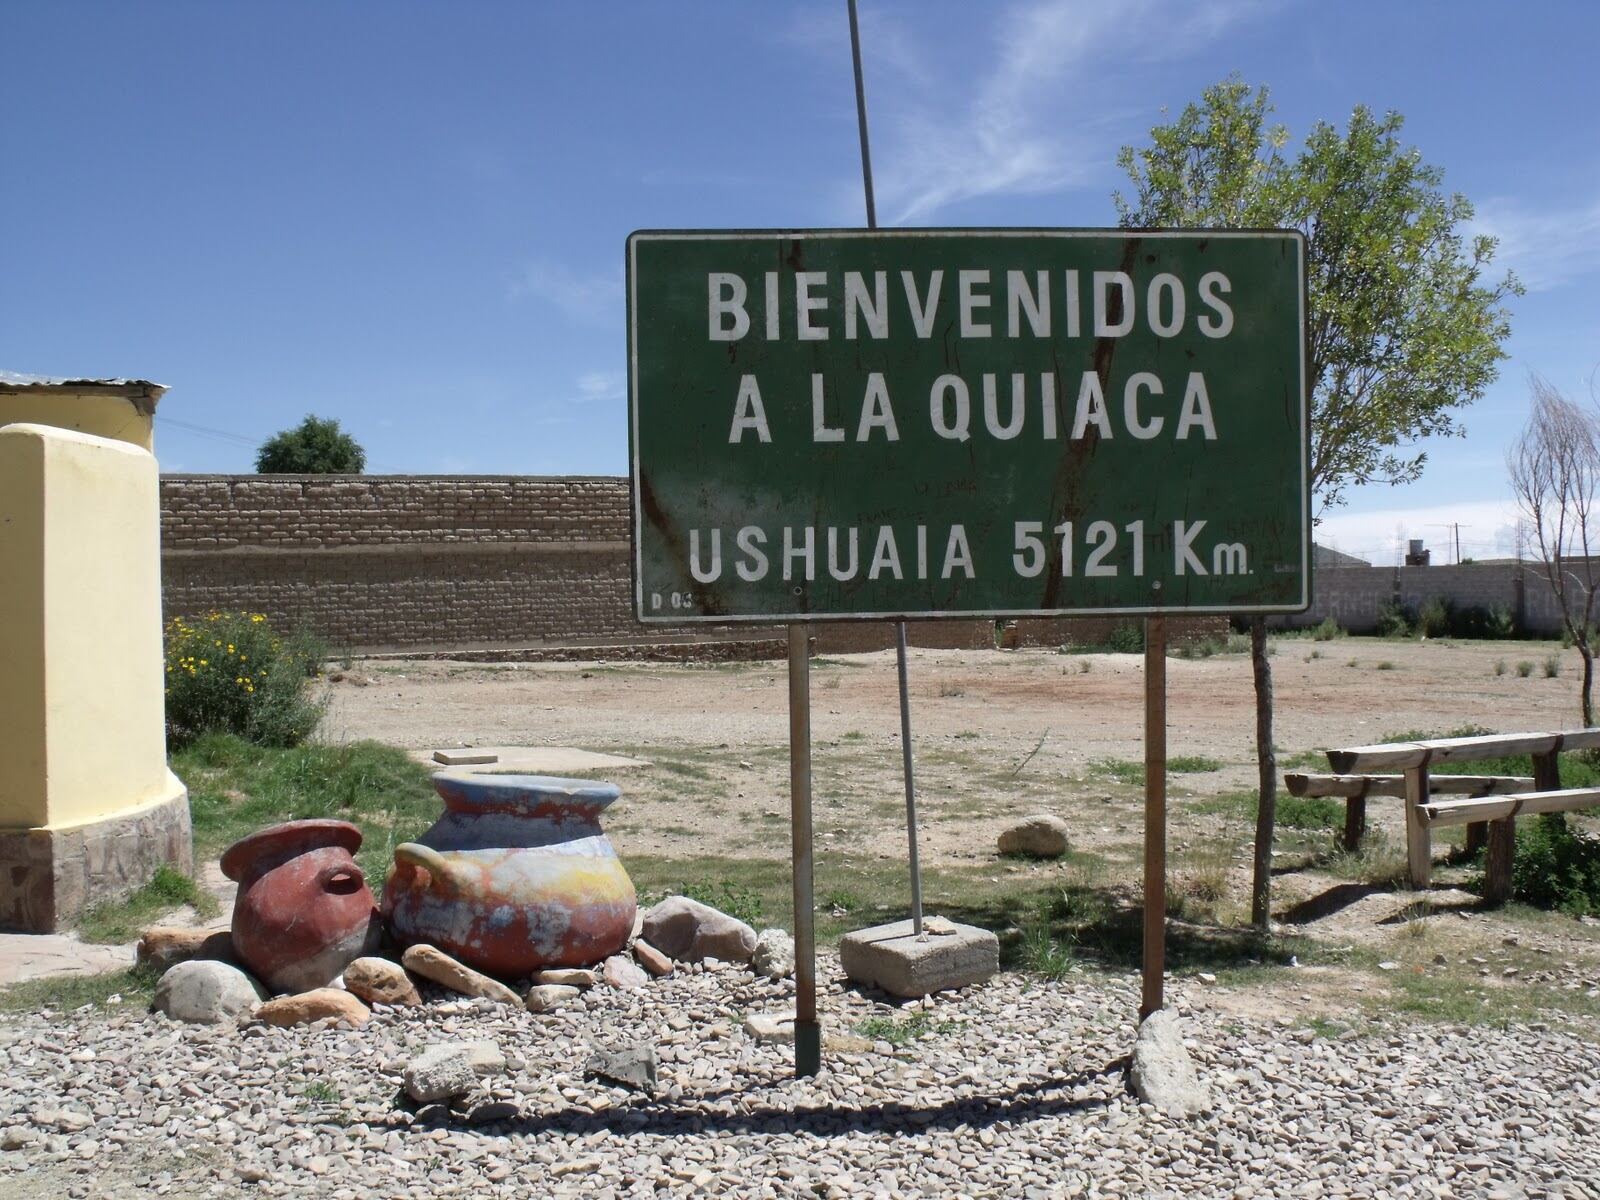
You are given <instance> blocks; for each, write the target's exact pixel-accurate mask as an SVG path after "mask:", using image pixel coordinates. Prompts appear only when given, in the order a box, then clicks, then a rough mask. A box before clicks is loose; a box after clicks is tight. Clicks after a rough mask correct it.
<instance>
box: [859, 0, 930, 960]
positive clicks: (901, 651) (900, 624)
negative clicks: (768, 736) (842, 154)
mask: <svg viewBox="0 0 1600 1200" xmlns="http://www.w3.org/2000/svg"><path fill="white" fill-rule="evenodd" d="M846 3H847V6H848V7H849V10H850V62H851V65H852V66H853V67H854V68H855V74H856V128H857V129H858V130H859V131H860V134H861V188H862V191H863V193H864V194H865V196H866V200H867V228H868V229H876V228H877V227H878V205H877V201H876V200H875V199H874V198H873V194H872V142H871V139H870V138H869V137H868V136H867V84H866V77H865V75H864V74H863V73H862V70H861V22H860V20H859V19H858V18H857V17H856V0H846ZM894 642H895V664H894V665H895V674H896V675H897V676H898V679H899V684H900V759H901V763H902V766H903V768H904V772H905V780H906V840H907V841H908V842H909V843H910V845H911V930H912V932H913V933H914V934H915V935H916V936H917V937H921V936H922V867H921V863H920V861H919V859H918V855H917V776H916V770H915V768H914V767H913V766H912V760H911V685H910V677H909V671H908V668H907V666H906V623H905V622H904V621H896V622H895V623H894Z"/></svg>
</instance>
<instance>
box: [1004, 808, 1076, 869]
mask: <svg viewBox="0 0 1600 1200" xmlns="http://www.w3.org/2000/svg"><path fill="white" fill-rule="evenodd" d="M1069 829H1070V826H1068V824H1067V823H1066V822H1065V821H1063V820H1062V819H1061V818H1060V817H1057V816H1052V815H1051V814H1050V813H1034V814H1033V815H1032V816H1028V817H1024V818H1023V819H1022V820H1020V821H1018V822H1017V823H1016V824H1015V825H1012V826H1011V827H1010V828H1008V829H1005V830H1003V831H1002V832H1001V834H1000V838H999V841H998V843H997V848H998V849H999V851H1000V853H1001V854H1025V855H1027V856H1028V857H1030V858H1060V857H1061V856H1062V855H1063V854H1065V853H1066V852H1067V832H1068V830H1069Z"/></svg>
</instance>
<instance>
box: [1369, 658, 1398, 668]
mask: <svg viewBox="0 0 1600 1200" xmlns="http://www.w3.org/2000/svg"><path fill="white" fill-rule="evenodd" d="M1372 669H1373V670H1374V671H1392V670H1394V664H1393V663H1392V662H1390V661H1389V660H1388V659H1387V658H1385V659H1382V660H1380V661H1379V662H1378V663H1376V664H1375V665H1374V666H1373V668H1372Z"/></svg>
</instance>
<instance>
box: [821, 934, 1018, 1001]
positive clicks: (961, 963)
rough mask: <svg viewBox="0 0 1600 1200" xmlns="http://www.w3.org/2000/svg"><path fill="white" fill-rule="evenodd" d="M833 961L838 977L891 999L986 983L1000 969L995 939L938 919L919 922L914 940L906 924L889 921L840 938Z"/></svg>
mask: <svg viewBox="0 0 1600 1200" xmlns="http://www.w3.org/2000/svg"><path fill="white" fill-rule="evenodd" d="M839 960H840V962H841V963H842V964H843V966H844V973H845V974H846V975H848V976H849V977H850V978H851V979H852V980H853V981H854V982H856V983H858V984H861V985H862V986H863V987H876V988H881V989H883V990H884V991H886V992H888V993H889V994H890V995H891V996H901V997H906V998H911V997H915V996H927V995H931V994H932V993H934V992H942V991H946V990H948V989H951V988H963V987H971V986H972V985H973V984H976V983H983V982H985V981H987V980H988V979H989V978H990V977H991V976H993V975H994V973H995V972H996V971H998V970H999V969H1000V939H999V938H997V937H995V935H994V934H992V933H990V932H989V931H988V930H987V929H978V928H976V927H974V926H972V925H958V924H956V923H955V922H953V921H946V920H943V919H942V918H939V917H930V918H928V919H927V920H926V921H925V922H923V934H922V937H920V938H919V937H917V935H916V934H915V933H914V932H913V931H912V927H911V922H910V921H891V922H890V923H889V924H887V925H874V926H873V927H871V928H870V929H858V930H856V931H855V932H854V933H847V934H845V936H844V938H843V939H842V940H841V941H840V942H839Z"/></svg>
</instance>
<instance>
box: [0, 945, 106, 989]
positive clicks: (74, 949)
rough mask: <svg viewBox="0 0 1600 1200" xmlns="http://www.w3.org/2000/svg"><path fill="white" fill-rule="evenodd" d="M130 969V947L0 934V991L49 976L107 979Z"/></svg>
mask: <svg viewBox="0 0 1600 1200" xmlns="http://www.w3.org/2000/svg"><path fill="white" fill-rule="evenodd" d="M131 966H133V945H132V944H131V943H130V944H129V945H126V946H97V945H94V944H92V943H89V942H80V941H79V940H78V938H77V936H76V935H75V934H70V933H0V987H6V986H8V985H10V984H13V983H22V982H23V981H24V980H28V979H43V978H45V977H46V976H48V975H104V974H106V973H107V972H108V971H122V970H125V969H127V968H128V967H131Z"/></svg>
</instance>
